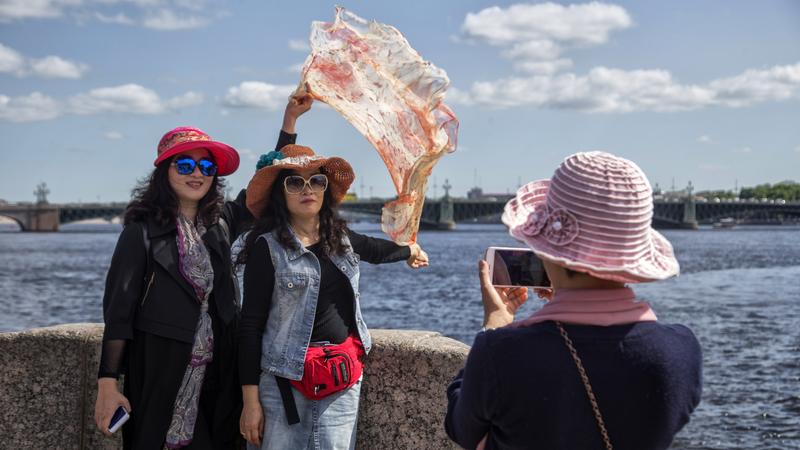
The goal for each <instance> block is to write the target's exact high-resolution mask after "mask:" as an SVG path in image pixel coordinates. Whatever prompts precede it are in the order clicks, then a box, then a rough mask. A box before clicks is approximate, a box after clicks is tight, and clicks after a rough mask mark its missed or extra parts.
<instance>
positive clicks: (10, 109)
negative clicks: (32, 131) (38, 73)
mask: <svg viewBox="0 0 800 450" xmlns="http://www.w3.org/2000/svg"><path fill="white" fill-rule="evenodd" d="M59 115H61V107H60V105H59V104H58V102H57V101H56V100H54V99H52V98H50V97H48V96H46V95H43V94H41V93H39V92H34V93H32V94H30V95H28V96H23V97H15V98H10V97H7V96H5V95H0V120H6V121H9V122H33V121H38V120H49V119H55V118H56V117H58V116H59Z"/></svg>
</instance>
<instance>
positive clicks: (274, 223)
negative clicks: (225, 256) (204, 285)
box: [236, 169, 347, 265]
mask: <svg viewBox="0 0 800 450" xmlns="http://www.w3.org/2000/svg"><path fill="white" fill-rule="evenodd" d="M322 172H323V173H324V169H323V171H322ZM294 174H295V173H294V171H291V170H281V171H280V172H279V173H278V177H277V178H276V179H275V183H274V184H273V189H272V190H271V191H270V193H269V203H268V204H267V207H266V208H265V210H264V212H263V213H262V215H261V217H257V218H256V220H255V222H254V223H253V227H252V228H251V229H250V232H249V234H248V235H247V239H245V243H244V247H243V248H242V251H241V252H240V253H239V256H238V257H237V258H236V264H237V265H239V264H245V263H246V262H247V256H248V255H249V254H250V251H251V250H252V249H253V246H254V245H255V243H256V239H258V237H259V236H261V235H262V234H264V233H267V232H270V231H273V230H277V234H278V241H279V242H280V243H281V245H283V246H284V247H286V248H290V249H296V242H295V240H294V239H293V238H292V232H291V231H290V230H289V214H290V213H289V208H288V207H287V206H286V197H285V196H284V193H283V180H285V179H286V177H288V176H289V175H294ZM332 205H333V197H332V196H331V190H330V189H327V190H326V191H325V195H324V196H323V199H322V208H321V209H320V210H319V240H320V242H321V243H322V250H323V253H325V254H326V255H341V254H343V253H344V251H345V250H346V248H345V246H344V243H343V238H344V236H345V235H346V234H347V222H346V221H345V220H344V219H342V218H341V217H339V214H338V213H337V212H336V210H335V209H334V208H333V206H332Z"/></svg>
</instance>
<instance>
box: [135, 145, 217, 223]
mask: <svg viewBox="0 0 800 450" xmlns="http://www.w3.org/2000/svg"><path fill="white" fill-rule="evenodd" d="M170 164H172V159H167V160H165V161H162V162H161V163H160V164H159V165H158V166H156V168H155V169H153V171H152V172H151V173H150V175H149V176H147V177H144V178H142V179H140V180H139V182H138V184H137V185H136V187H135V188H133V192H132V193H131V196H132V197H133V200H131V202H130V203H128V206H127V207H126V208H125V217H124V219H123V223H124V224H125V225H128V224H130V223H132V222H144V221H146V220H147V219H149V218H152V219H153V220H155V221H156V223H158V224H159V225H162V226H163V225H167V224H169V223H174V222H175V219H176V218H177V217H178V212H179V211H180V209H179V204H178V196H177V195H175V191H174V190H173V189H172V186H170V184H169V166H170ZM224 189H225V181H223V180H222V179H220V178H219V177H217V176H216V175H214V179H213V181H211V187H210V188H209V189H208V192H207V193H206V195H204V196H203V198H201V199H200V202H199V203H198V205H197V222H198V223H202V224H204V225H205V226H207V227H208V226H211V225H213V224H214V223H216V222H217V220H219V216H220V213H221V212H222V206H223V204H224V203H225V195H224Z"/></svg>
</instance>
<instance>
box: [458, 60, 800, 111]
mask: <svg viewBox="0 0 800 450" xmlns="http://www.w3.org/2000/svg"><path fill="white" fill-rule="evenodd" d="M451 90H452V89H451ZM798 92H800V63H798V64H795V65H790V66H775V67H772V68H770V69H766V70H748V71H746V72H744V73H743V74H742V75H739V76H735V77H731V78H724V79H720V80H714V81H711V82H709V83H708V84H706V85H691V84H681V83H679V82H677V81H676V80H674V79H673V77H672V74H670V73H669V72H668V71H666V70H620V69H610V68H605V67H596V68H594V69H591V70H590V71H589V73H588V74H586V75H583V76H581V75H577V74H574V73H560V74H551V75H539V76H532V77H510V78H505V79H500V80H495V81H482V82H476V83H473V85H472V86H471V88H470V90H469V91H468V92H464V91H459V93H458V94H457V95H456V96H455V98H453V100H454V102H455V103H461V104H466V105H471V104H479V105H486V106H492V107H498V108H507V107H516V106H532V107H538V108H560V109H572V110H578V111H586V112H600V113H619V112H632V111H657V112H665V111H686V110H694V109H700V108H705V107H709V106H727V107H742V106H748V105H752V104H755V103H759V102H763V101H769V100H784V99H788V98H792V97H796V96H797V94H798Z"/></svg>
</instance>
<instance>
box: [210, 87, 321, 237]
mask: <svg viewBox="0 0 800 450" xmlns="http://www.w3.org/2000/svg"><path fill="white" fill-rule="evenodd" d="M313 102H314V99H312V98H311V96H310V95H308V94H307V93H305V91H302V92H299V93H297V94H295V95H293V96H292V97H291V98H290V99H289V103H287V104H286V110H285V111H284V113H283V122H282V124H281V131H280V133H279V134H278V142H276V143H275V151H278V150H280V149H282V148H283V147H284V146H286V145H289V144H294V143H295V142H296V141H297V133H296V132H295V126H296V125H297V119H298V118H299V117H300V116H302V115H303V114H305V113H306V112H307V111H308V110H309V109H311V104H312V103H313ZM253 169H255V167H253ZM222 218H223V219H224V220H225V223H226V224H227V225H228V230H229V233H228V236H229V239H228V240H229V242H228V244H233V242H234V241H235V240H236V238H237V237H238V236H239V235H240V234H241V233H243V232H244V231H246V229H247V225H248V224H249V223H250V222H251V221H252V220H253V216H252V214H250V211H249V210H248V209H247V194H246V190H245V189H242V190H241V191H239V195H237V196H236V199H235V200H233V201H229V202H225V206H224V208H223V210H222Z"/></svg>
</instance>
